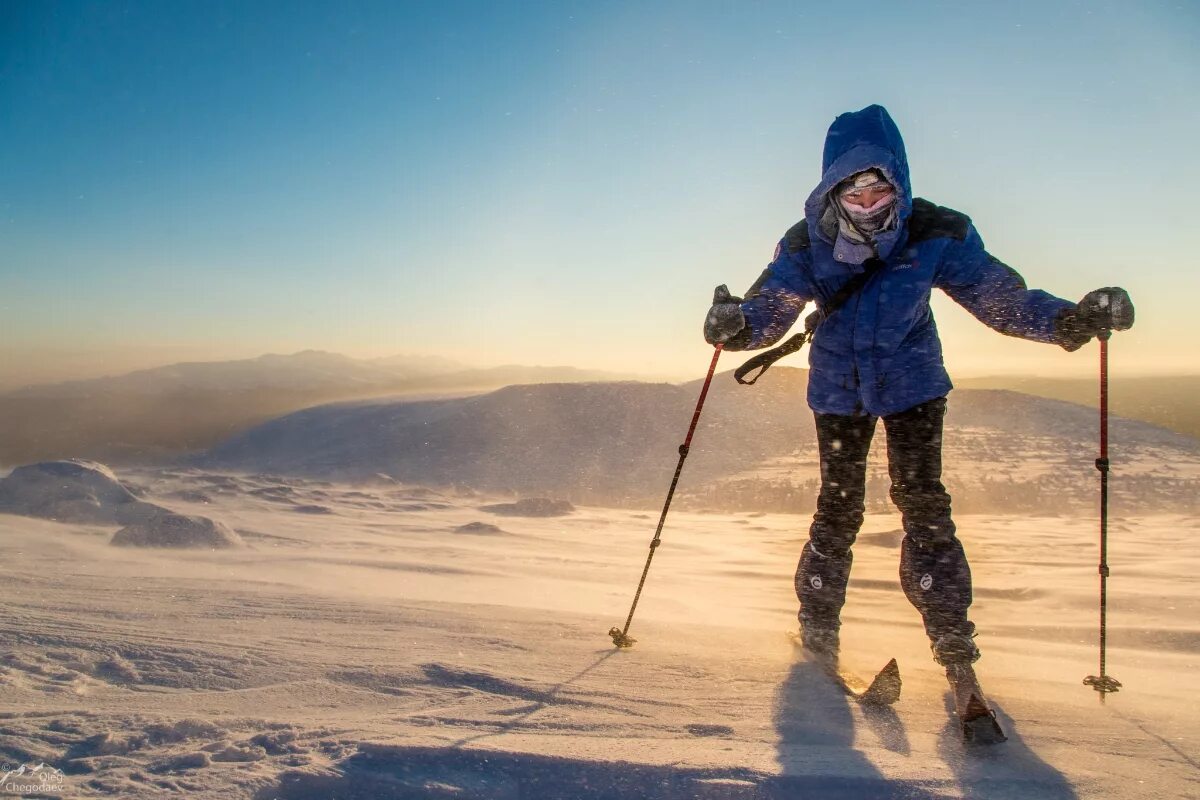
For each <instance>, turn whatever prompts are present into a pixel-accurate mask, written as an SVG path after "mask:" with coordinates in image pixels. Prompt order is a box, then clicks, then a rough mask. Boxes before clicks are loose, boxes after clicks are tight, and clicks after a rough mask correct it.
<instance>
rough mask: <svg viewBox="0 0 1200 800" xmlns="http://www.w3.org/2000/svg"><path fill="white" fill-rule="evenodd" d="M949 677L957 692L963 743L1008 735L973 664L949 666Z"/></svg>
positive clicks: (989, 741)
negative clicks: (980, 686)
mask: <svg viewBox="0 0 1200 800" xmlns="http://www.w3.org/2000/svg"><path fill="white" fill-rule="evenodd" d="M946 680H947V681H949V682H950V691H951V693H952V694H953V695H954V711H955V714H957V715H958V722H959V725H960V726H961V729H962V737H963V743H964V744H968V745H987V744H999V743H1000V742H1003V741H1006V740H1007V739H1008V737H1007V736H1005V735H1004V731H1003V730H1002V729H1001V728H1000V723H999V722H997V721H996V712H995V711H993V710H992V709H991V708H989V707H988V703H987V698H985V697H984V695H983V690H982V689H980V688H979V679H978V678H976V677H975V668H974V667H972V666H971V665H970V664H955V665H952V666H949V667H946Z"/></svg>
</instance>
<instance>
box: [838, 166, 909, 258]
mask: <svg viewBox="0 0 1200 800" xmlns="http://www.w3.org/2000/svg"><path fill="white" fill-rule="evenodd" d="M879 184H884V185H886V186H888V187H890V188H891V189H892V192H891V194H889V195H888V196H887V197H884V198H882V199H881V200H879V202H877V203H876V204H875V205H873V206H871V207H870V208H863V207H862V206H857V205H853V204H851V203H848V202H847V201H846V200H844V199H843V196H844V195H846V194H847V193H849V192H852V191H855V190H860V189H865V188H867V187H870V186H876V185H879ZM896 197H897V192H896V191H895V187H894V186H892V185H891V183H890V182H889V181H888V180H887V178H885V177H884V176H883V173H881V172H880V171H879V170H875V169H869V170H866V171H864V172H860V173H858V174H857V175H853V176H851V177H850V178H847V179H846V180H844V181H842V182H841V183H840V184H838V185H837V186H836V187H834V189H833V190H832V191H831V192H830V193H829V199H828V202H827V204H826V207H825V213H824V214H823V215H822V217H821V226H822V227H823V228H826V230H828V231H829V232H830V233H832V232H833V230H834V229H835V228H836V230H837V237H836V239H837V241H836V242H835V245H834V250H835V252H836V253H838V255H839V260H843V261H849V262H851V263H858V264H861V263H862V262H863V261H866V260H867V259H868V258H871V257H873V256H875V255H876V253H875V247H874V244H873V240H874V238H875V235H876V234H878V233H880V232H882V231H889V230H892V229H893V228H895V227H896ZM831 238H833V237H831Z"/></svg>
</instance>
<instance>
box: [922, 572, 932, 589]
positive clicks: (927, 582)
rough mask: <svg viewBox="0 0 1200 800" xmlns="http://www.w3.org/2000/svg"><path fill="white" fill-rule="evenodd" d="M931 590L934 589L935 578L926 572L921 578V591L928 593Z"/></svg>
mask: <svg viewBox="0 0 1200 800" xmlns="http://www.w3.org/2000/svg"><path fill="white" fill-rule="evenodd" d="M931 588H933V576H932V575H930V574H929V573H928V572H926V573H925V574H924V575H922V576H921V589H922V590H923V591H926V592H928V591H929V590H930V589H931Z"/></svg>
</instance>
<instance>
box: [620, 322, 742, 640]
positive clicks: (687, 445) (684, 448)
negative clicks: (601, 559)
mask: <svg viewBox="0 0 1200 800" xmlns="http://www.w3.org/2000/svg"><path fill="white" fill-rule="evenodd" d="M721 347H722V346H721V345H719V344H718V345H716V347H715V349H714V350H713V357H712V363H711V364H709V365H708V376H707V377H705V379H704V386H703V387H702V388H701V389H700V399H699V400H698V401H696V411H695V413H694V414H692V424H691V425H689V426H688V431H687V437H686V438H684V440H683V444H681V445H679V463H678V464H676V465H675V477H674V478H672V479H671V488H670V489H669V490H668V491H667V502H666V503H664V504H663V510H662V514H661V515H660V516H659V518H658V529H657V530H656V531H654V538H653V539H651V540H650V554H649V555H648V556H646V566H645V568H644V569H643V570H642V579H641V580H640V581H638V587H637V592H636V593H635V594H634V595H633V605H632V606H630V608H629V616H628V617H626V619H625V627H624V628H623V629H621V628H612V629H610V630H609V632H608V635H609V636H611V637H612V640H613V644H615V645H616V646H617V647H633V643H634V642H636V641H637V639H631V638H630V637H629V625H630V623H632V622H633V612H634V611H635V610H637V604H638V599H639V598H641V596H642V587H643V586H645V585H646V575H648V574H649V573H650V562H651V561H652V560H653V559H654V551H655V550H657V549H658V546H659V544H661V542H662V530H663V524H664V523H665V522H666V521H667V511H669V510H670V508H671V498H672V497H674V496H675V487H676V486H677V485H678V484H679V473H681V472H683V462H684V461H685V460H686V459H687V456H688V450H689V449H691V446H692V434H693V433H695V432H696V423H697V422H699V421H700V409H702V408H704V398H705V397H707V396H708V387H709V384H711V383H712V379H713V373H714V372H716V370H717V359H718V358H720V357H721Z"/></svg>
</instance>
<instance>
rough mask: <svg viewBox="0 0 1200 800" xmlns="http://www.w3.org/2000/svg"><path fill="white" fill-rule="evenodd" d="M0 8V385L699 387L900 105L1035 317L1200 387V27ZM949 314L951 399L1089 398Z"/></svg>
mask: <svg viewBox="0 0 1200 800" xmlns="http://www.w3.org/2000/svg"><path fill="white" fill-rule="evenodd" d="M0 8H2V9H3V10H0V69H2V70H3V72H2V74H0V102H2V104H3V107H4V108H5V109H6V111H7V112H8V113H7V114H6V116H5V119H4V122H3V124H2V125H0V211H2V212H3V213H2V215H0V226H2V227H0V231H2V234H0V315H2V317H0V319H2V320H3V322H2V323H0V338H2V340H3V341H2V344H0V385H3V383H4V382H5V381H7V382H8V383H10V384H11V383H14V382H20V381H22V380H26V379H29V380H32V379H35V378H44V377H48V376H51V375H56V374H58V373H60V372H61V373H63V374H67V373H69V372H77V373H78V374H101V373H104V372H111V371H115V370H119V369H123V368H127V367H130V366H137V365H148V364H153V363H165V362H168V361H172V360H178V359H181V358H189V359H196V358H226V357H245V356H253V355H257V354H260V353H264V352H291V351H295V350H300V349H305V348H318V349H326V350H334V351H339V352H345V353H348V354H350V355H358V356H373V355H387V354H392V353H397V352H414V353H415V352H422V353H438V354H444V355H447V356H450V357H454V358H457V359H460V360H464V361H469V362H474V363H479V364H491V363H505V362H519V363H541V364H565V363H571V364H576V365H579V366H583V367H596V368H607V369H620V370H629V371H636V372H641V373H647V374H658V375H665V376H670V377H681V378H682V377H689V376H693V373H702V372H703V369H704V367H705V366H706V364H707V353H708V348H707V346H706V345H704V343H703V341H702V340H701V339H700V337H699V327H700V321H701V319H702V317H703V313H704V311H705V309H706V307H707V304H708V302H709V299H710V297H711V293H712V287H713V286H714V285H715V284H717V283H723V282H728V283H729V284H730V286H731V287H732V288H734V289H735V291H737V290H741V289H744V288H745V287H746V286H748V285H749V284H750V283H751V282H752V281H753V280H754V278H755V277H757V275H758V273H759V272H760V271H761V270H762V268H763V267H764V266H765V264H766V263H767V261H769V259H770V256H771V253H772V251H773V250H774V246H775V243H776V241H777V240H778V238H779V237H780V235H781V234H782V233H783V231H784V230H786V229H787V228H788V227H789V226H790V225H791V224H792V223H793V222H795V221H796V220H797V219H799V217H800V216H801V215H802V213H803V212H802V205H803V201H804V198H805V197H806V196H807V194H808V192H809V191H810V190H811V188H812V186H813V185H814V184H815V183H816V181H817V179H818V177H819V166H820V153H821V145H822V142H823V139H824V134H825V130H826V128H827V127H828V125H829V123H830V122H831V121H832V120H833V118H834V116H836V115H837V114H838V113H840V112H842V111H846V110H851V109H857V108H861V107H863V106H865V105H867V104H869V103H873V102H878V103H882V104H883V105H885V106H887V107H888V108H889V110H890V111H891V112H892V115H893V116H894V117H895V119H896V120H897V123H898V124H899V126H900V129H901V131H902V132H903V133H904V135H905V139H906V142H907V145H908V148H909V159H910V162H911V164H912V169H913V184H914V191H915V193H916V194H918V195H920V196H924V197H927V198H929V199H932V200H934V201H935V202H938V203H940V204H943V205H948V206H951V207H954V208H958V209H959V210H962V211H964V212H966V213H968V214H970V215H971V217H972V218H973V219H974V220H975V222H976V225H977V227H978V228H979V230H980V232H981V234H982V235H983V238H984V241H985V242H986V243H987V244H988V246H989V249H990V250H991V251H992V252H993V253H994V254H995V255H997V256H998V257H1000V258H1001V259H1003V260H1004V261H1006V262H1008V263H1010V264H1012V265H1013V266H1014V267H1016V268H1017V269H1018V270H1019V271H1021V272H1022V273H1023V274H1024V275H1025V277H1026V279H1027V280H1028V282H1029V283H1030V285H1033V286H1038V287H1040V288H1045V289H1047V290H1049V291H1051V292H1054V293H1055V294H1059V295H1061V296H1065V297H1068V298H1070V299H1078V297H1080V296H1082V294H1083V293H1084V292H1086V291H1087V290H1089V289H1092V288H1096V287H1098V286H1105V285H1121V286H1124V287H1126V288H1127V289H1128V290H1129V291H1130V292H1131V294H1132V295H1133V298H1134V301H1135V303H1136V305H1137V308H1138V312H1139V320H1138V325H1137V327H1135V328H1134V330H1133V331H1130V332H1129V333H1127V334H1123V335H1122V337H1121V338H1120V340H1119V341H1118V342H1117V343H1115V344H1114V348H1113V358H1114V369H1118V370H1119V369H1125V370H1127V371H1130V372H1134V371H1147V370H1151V371H1173V372H1192V373H1195V372H1200V358H1198V357H1197V356H1196V354H1195V352H1194V342H1195V340H1196V335H1195V333H1194V331H1193V330H1192V329H1191V326H1190V324H1191V322H1192V318H1193V317H1194V316H1195V314H1194V311H1193V309H1194V306H1195V302H1196V301H1195V298H1196V297H1200V278H1198V277H1197V274H1196V264H1195V254H1196V250H1197V245H1198V244H1200V235H1198V234H1197V230H1200V226H1197V225H1196V224H1195V222H1194V220H1193V215H1194V209H1195V207H1196V202H1195V198H1194V197H1192V195H1193V193H1194V192H1193V189H1194V187H1196V186H1200V180H1198V179H1200V174H1198V173H1200V168H1198V166H1197V163H1198V162H1197V159H1196V157H1195V154H1194V153H1195V146H1196V144H1195V143H1196V141H1198V140H1200V104H1198V103H1197V100H1198V99H1200V98H1198V97H1197V91H1196V86H1197V85H1200V51H1198V49H1197V48H1196V47H1195V42H1196V41H1197V34H1200V24H1198V23H1200V7H1198V6H1197V5H1196V4H1194V3H1183V2H1162V3H1159V2H1150V3H1138V4H1133V3H1126V4H1118V3H1107V2H1049V3H1040V2H1039V3H1034V2H1029V3H1023V2H1015V3H982V2H981V3H969V2H968V3H958V2H953V3H952V2H945V3H935V2H925V3H921V2H917V3H903V4H901V3H894V2H893V3H871V2H860V3H855V4H835V3H800V2H788V3H770V2H764V3H739V4H733V3H604V2H588V3H570V2H557V3H525V2H521V3H438V4H434V3H401V2H388V3H353V2H344V3H333V2H329V3H295V2H292V3H273V2H253V3H246V2H237V3H222V2H203V3H200V2H170V3H159V2H106V3H84V2H72V3H54V2H40V3H16V2H7V3H4V4H3V6H0ZM935 311H936V313H937V314H938V318H939V324H940V326H941V329H942V335H943V340H944V341H945V344H946V352H947V360H948V362H949V364H950V366H951V368H952V371H953V372H955V373H956V374H963V375H967V374H987V373H993V372H1025V373H1039V374H1054V375H1057V374H1064V373H1068V372H1086V371H1088V370H1091V369H1092V368H1093V367H1094V365H1093V363H1092V362H1093V360H1094V359H1093V358H1091V357H1089V356H1087V355H1086V353H1087V351H1081V353H1077V354H1066V353H1062V352H1060V351H1057V350H1056V349H1054V348H1050V347H1046V346H1044V345H1035V344H1032V343H1025V342H1020V341H1016V340H1013V339H1009V338H1006V337H1001V336H999V335H997V334H995V333H993V332H991V331H989V330H987V329H986V328H984V327H983V326H981V325H979V324H978V323H976V322H974V321H973V320H972V319H970V318H969V317H968V316H967V315H966V314H965V312H963V311H961V310H960V309H958V308H957V307H956V306H954V305H953V304H952V303H950V302H949V301H945V302H940V301H939V303H938V304H937V305H935ZM793 360H795V361H797V363H798V364H802V363H803V362H802V361H800V360H798V359H796V358H795V357H794V358H793ZM733 363H735V362H733ZM733 363H727V366H732V365H733Z"/></svg>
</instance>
